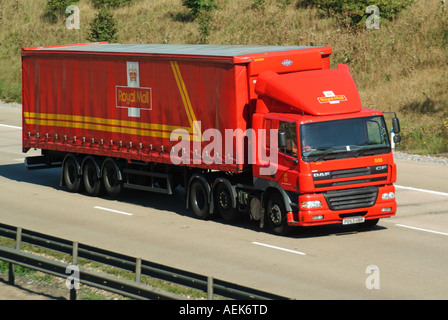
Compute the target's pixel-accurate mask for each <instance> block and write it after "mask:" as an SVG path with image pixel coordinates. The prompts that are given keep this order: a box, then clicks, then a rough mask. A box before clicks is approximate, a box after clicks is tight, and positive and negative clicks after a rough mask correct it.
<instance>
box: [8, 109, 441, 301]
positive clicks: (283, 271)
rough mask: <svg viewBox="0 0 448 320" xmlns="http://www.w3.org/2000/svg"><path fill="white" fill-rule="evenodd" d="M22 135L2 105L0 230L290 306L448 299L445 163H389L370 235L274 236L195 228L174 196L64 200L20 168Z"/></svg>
mask: <svg viewBox="0 0 448 320" xmlns="http://www.w3.org/2000/svg"><path fill="white" fill-rule="evenodd" d="M20 127H21V109H20V107H19V106H16V107H10V106H3V105H0V204H1V205H0V223H4V224H9V225H13V226H19V227H22V228H25V229H30V230H33V231H37V232H41V233H46V234H49V235H53V236H56V237H60V238H64V239H68V240H72V241H78V242H80V243H84V244H89V245H92V246H96V247H100V248H103V249H107V250H112V251H116V252H120V253H123V254H127V255H131V256H135V257H140V258H142V259H145V260H149V261H153V262H157V263H161V264H164V265H169V266H172V267H176V268H180V269H184V270H189V271H192V272H195V273H200V274H204V275H210V276H213V277H215V278H217V279H222V280H226V281H231V282H234V283H238V284H241V285H245V286H249V287H254V288H257V289H260V290H264V291H268V292H272V293H275V294H280V295H284V296H287V297H290V298H293V299H319V300H325V299H356V300H357V299H362V300H364V299H369V300H370V299H386V300H391V299H447V298H448V273H447V270H448V254H447V253H448V179H447V177H448V166H446V165H437V164H429V163H422V162H416V161H405V160H397V161H396V162H397V165H398V181H397V184H396V185H397V190H396V197H397V202H398V212H397V215H396V216H395V217H393V218H389V219H383V220H380V222H379V224H378V225H377V226H376V227H375V228H374V229H373V230H371V231H359V230H357V229H356V228H354V227H343V226H326V227H315V228H308V229H298V230H297V231H296V232H295V233H294V234H292V235H291V236H288V237H279V236H275V235H272V234H270V233H269V232H266V231H264V230H260V229H259V228H258V227H257V225H256V224H254V223H253V222H250V221H245V220H243V221H239V222H237V223H234V224H229V223H226V222H224V221H222V220H219V219H216V220H210V221H201V220H197V219H195V218H194V217H193V216H192V214H191V213H190V212H189V210H187V209H185V205H184V198H183V197H184V194H183V190H182V189H181V188H178V189H176V190H175V194H174V195H172V196H165V195H159V194H152V193H144V192H134V191H133V192H127V193H125V194H124V195H123V196H121V197H120V198H119V199H112V198H107V197H103V198H93V197H89V196H86V195H83V194H72V193H69V192H67V191H65V190H64V189H61V188H60V187H59V175H60V169H59V168H56V169H48V170H26V168H25V166H24V164H23V160H24V157H25V156H26V155H25V154H23V153H22V150H21V129H20ZM35 152H36V151H34V150H31V151H30V152H29V155H31V154H33V153H35ZM27 155H28V154H27ZM0 299H2V293H1V292H0Z"/></svg>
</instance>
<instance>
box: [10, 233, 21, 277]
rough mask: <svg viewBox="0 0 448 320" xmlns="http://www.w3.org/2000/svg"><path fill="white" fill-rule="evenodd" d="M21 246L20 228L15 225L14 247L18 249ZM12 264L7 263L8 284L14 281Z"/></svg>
mask: <svg viewBox="0 0 448 320" xmlns="http://www.w3.org/2000/svg"><path fill="white" fill-rule="evenodd" d="M21 247H22V228H20V227H17V228H16V249H17V250H20V248H21ZM14 269H15V268H14V264H13V263H10V264H9V270H8V283H9V284H10V285H14V283H15V278H16V277H15V273H14V271H15V270H14Z"/></svg>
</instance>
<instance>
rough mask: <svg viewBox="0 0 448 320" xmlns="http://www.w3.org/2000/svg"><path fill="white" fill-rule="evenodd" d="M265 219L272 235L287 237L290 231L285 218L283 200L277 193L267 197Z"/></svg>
mask: <svg viewBox="0 0 448 320" xmlns="http://www.w3.org/2000/svg"><path fill="white" fill-rule="evenodd" d="M266 218H267V220H268V225H269V227H270V229H271V230H272V232H273V233H275V234H277V235H287V234H288V233H289V232H290V231H291V227H290V226H289V225H288V222H287V218H286V209H285V204H284V202H283V198H282V197H281V196H280V195H279V194H278V193H273V194H271V196H270V197H269V200H268V205H267V211H266Z"/></svg>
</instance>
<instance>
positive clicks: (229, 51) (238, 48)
mask: <svg viewBox="0 0 448 320" xmlns="http://www.w3.org/2000/svg"><path fill="white" fill-rule="evenodd" d="M310 48H317V47H308V46H247V45H213V44H119V43H110V44H109V43H91V44H79V45H68V46H55V47H37V48H30V49H33V50H38V51H68V52H74V51H78V52H80V51H81V52H104V53H143V54H145V53H146V54H168V55H198V56H222V57H235V56H242V55H250V54H259V53H267V52H281V51H290V50H301V49H310Z"/></svg>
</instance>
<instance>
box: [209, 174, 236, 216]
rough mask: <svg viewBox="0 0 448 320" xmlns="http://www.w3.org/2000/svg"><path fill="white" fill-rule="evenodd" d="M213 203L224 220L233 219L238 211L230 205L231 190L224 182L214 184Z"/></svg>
mask: <svg viewBox="0 0 448 320" xmlns="http://www.w3.org/2000/svg"><path fill="white" fill-rule="evenodd" d="M215 203H216V206H217V207H218V211H219V214H220V215H221V217H223V218H224V220H226V221H234V220H236V217H237V215H238V212H237V211H236V210H235V208H233V205H232V192H231V191H230V190H229V188H228V187H227V186H226V185H225V184H224V183H219V184H218V185H217V186H216V197H215Z"/></svg>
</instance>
